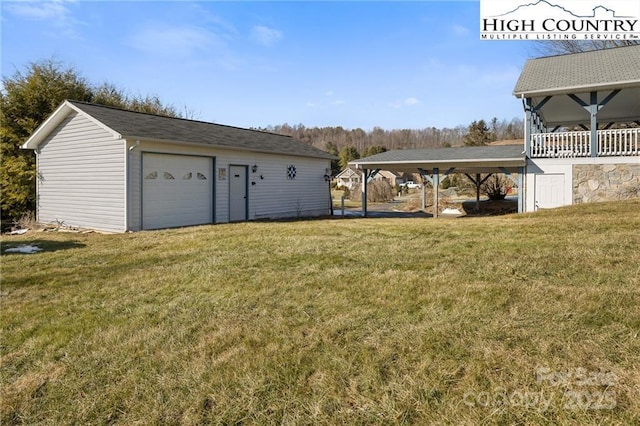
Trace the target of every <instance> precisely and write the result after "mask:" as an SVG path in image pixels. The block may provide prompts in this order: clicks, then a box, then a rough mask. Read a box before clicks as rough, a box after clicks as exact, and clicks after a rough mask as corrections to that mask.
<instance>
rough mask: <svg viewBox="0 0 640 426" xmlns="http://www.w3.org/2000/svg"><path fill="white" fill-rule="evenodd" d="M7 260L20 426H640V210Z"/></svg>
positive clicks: (157, 244) (261, 228)
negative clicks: (204, 425)
mask: <svg viewBox="0 0 640 426" xmlns="http://www.w3.org/2000/svg"><path fill="white" fill-rule="evenodd" d="M27 243H29V244H36V245H38V246H39V247H41V248H43V249H44V250H43V251H42V252H39V253H36V254H9V253H4V250H5V249H6V248H9V247H14V246H17V245H19V244H27ZM2 251H3V255H2V289H1V293H0V296H1V298H0V300H1V313H0V326H1V328H2V336H1V347H0V355H1V357H2V358H1V371H2V378H1V383H2V398H1V402H0V410H1V418H0V421H1V423H2V424H3V425H5V424H16V423H18V424H20V423H24V424H52V425H53V424H56V425H57V424H87V423H92V424H103V423H104V424H111V423H115V424H127V425H128V424H202V423H214V424H236V423H243V424H273V423H282V424H398V423H402V424H469V425H471V424H474V425H475V424H504V425H510V424H638V423H640V404H638V401H639V400H640V336H639V333H640V201H630V202H620V203H602V204H591V205H582V206H574V207H571V208H563V209H558V210H553V211H544V212H539V213H536V214H523V215H512V216H501V217H494V218H465V219H439V220H434V219H341V220H313V221H300V222H279V223H269V222H254V223H241V224H230V225H215V226H204V227H195V228H185V229H175V230H166V231H154V232H139V233H135V234H125V235H99V234H68V233H53V232H52V233H29V234H27V235H24V236H19V237H2Z"/></svg>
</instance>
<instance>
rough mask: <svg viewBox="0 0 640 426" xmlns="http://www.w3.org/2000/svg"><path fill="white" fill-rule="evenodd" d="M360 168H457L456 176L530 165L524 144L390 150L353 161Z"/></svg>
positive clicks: (413, 171) (395, 170) (404, 169)
mask: <svg viewBox="0 0 640 426" xmlns="http://www.w3.org/2000/svg"><path fill="white" fill-rule="evenodd" d="M349 164H352V165H354V166H356V167H357V168H358V169H369V170H375V169H380V170H389V171H393V172H409V173H417V172H419V171H420V170H421V169H422V170H429V171H432V170H433V169H434V168H437V169H450V168H452V167H453V168H455V169H456V170H455V171H456V173H491V172H496V171H497V170H499V169H500V168H501V167H502V168H506V169H510V170H511V171H516V168H517V167H521V166H524V165H525V164H526V158H525V153H524V147H523V146H522V145H502V146H473V147H459V148H435V149H406V150H394V151H387V152H383V153H381V154H376V155H372V156H370V157H366V158H361V159H359V160H354V161H351V162H350V163H349Z"/></svg>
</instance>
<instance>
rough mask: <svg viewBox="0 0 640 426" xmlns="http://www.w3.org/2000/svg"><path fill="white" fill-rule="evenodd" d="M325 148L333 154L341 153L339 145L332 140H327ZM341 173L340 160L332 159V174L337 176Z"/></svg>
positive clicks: (338, 155) (338, 154) (337, 155)
mask: <svg viewBox="0 0 640 426" xmlns="http://www.w3.org/2000/svg"><path fill="white" fill-rule="evenodd" d="M324 150H325V151H327V152H328V153H329V154H331V155H335V156H336V157H340V153H339V152H338V147H337V146H336V144H335V143H333V142H331V141H327V142H325V144H324ZM338 173H340V160H339V159H338V160H331V176H336V175H337V174H338Z"/></svg>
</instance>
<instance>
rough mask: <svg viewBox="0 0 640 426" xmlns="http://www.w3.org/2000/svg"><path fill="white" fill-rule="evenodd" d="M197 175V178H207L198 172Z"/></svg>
mask: <svg viewBox="0 0 640 426" xmlns="http://www.w3.org/2000/svg"><path fill="white" fill-rule="evenodd" d="M197 176H198V180H207V177H206V176H205V175H203V174H202V173H199V172H198V174H197Z"/></svg>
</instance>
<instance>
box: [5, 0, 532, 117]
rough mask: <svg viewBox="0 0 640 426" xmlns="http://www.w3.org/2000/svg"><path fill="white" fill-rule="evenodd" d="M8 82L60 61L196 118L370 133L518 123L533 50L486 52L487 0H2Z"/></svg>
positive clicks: (512, 46) (496, 46)
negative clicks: (523, 75) (516, 91)
mask: <svg viewBox="0 0 640 426" xmlns="http://www.w3.org/2000/svg"><path fill="white" fill-rule="evenodd" d="M0 7H1V13H2V21H1V24H2V30H1V31H2V45H1V47H2V75H3V76H8V75H13V73H14V72H15V71H16V70H24V67H25V65H26V64H28V63H29V62H34V61H38V60H41V59H49V58H55V59H57V60H59V61H62V62H63V63H65V64H68V65H72V66H74V67H75V68H76V69H77V70H78V71H80V73H81V74H82V75H83V76H85V77H86V78H87V79H88V80H89V81H90V82H92V83H95V84H99V83H102V82H105V81H108V82H110V83H113V84H115V85H116V86H118V87H120V88H123V89H125V90H127V91H128V92H129V93H131V94H141V95H147V94H152V95H157V96H158V97H160V99H162V100H163V101H164V102H167V103H171V104H173V105H175V106H176V107H178V108H179V109H183V108H184V107H186V108H188V109H189V110H190V111H192V112H193V113H194V114H195V118H197V119H200V120H205V121H214V122H216V123H221V124H228V125H234V126H240V127H266V126H268V125H277V124H283V123H289V124H291V125H293V124H299V123H302V124H304V125H305V126H307V127H312V126H343V127H345V128H357V127H360V128H363V129H365V130H371V129H372V128H373V127H374V126H378V127H382V128H384V129H399V128H410V129H414V128H415V129H418V128H426V127H454V126H457V125H468V124H469V123H470V122H471V121H473V120H477V119H481V118H483V119H486V120H489V119H491V118H492V117H494V116H495V117H498V118H500V119H508V120H510V119H512V118H514V117H521V116H522V105H521V103H520V101H518V100H517V99H515V98H514V97H513V96H512V94H511V93H512V91H513V87H514V85H515V83H516V80H517V78H518V75H519V72H520V70H521V68H522V66H523V65H524V62H525V61H526V59H527V58H529V57H532V56H535V51H536V49H535V46H534V45H532V44H531V42H526V41H481V40H480V39H479V35H478V34H479V21H480V15H479V14H480V12H479V9H480V4H479V2H478V1H440V2H437V1H421V2H303V1H289V2H266V1H261V2H245V1H235V2H231V1H230V2H213V1H206V2H188V1H162V2H160V1H138V2H133V1H130V2H111V1H110V2H94V1H69V2H68V1H55V2H14V1H2V2H1V6H0Z"/></svg>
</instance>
